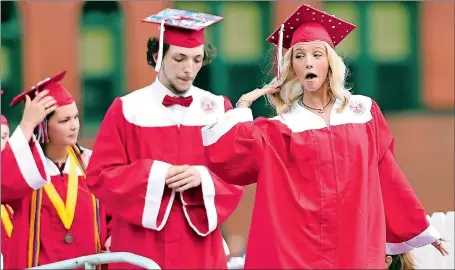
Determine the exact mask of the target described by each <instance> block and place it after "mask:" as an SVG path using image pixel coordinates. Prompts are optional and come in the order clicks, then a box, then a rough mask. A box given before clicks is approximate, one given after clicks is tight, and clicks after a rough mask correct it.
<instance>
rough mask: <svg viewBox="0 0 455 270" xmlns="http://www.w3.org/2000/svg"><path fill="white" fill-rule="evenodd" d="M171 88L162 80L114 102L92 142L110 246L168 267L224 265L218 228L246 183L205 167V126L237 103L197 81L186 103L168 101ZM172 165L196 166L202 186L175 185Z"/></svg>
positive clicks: (94, 181)
mask: <svg viewBox="0 0 455 270" xmlns="http://www.w3.org/2000/svg"><path fill="white" fill-rule="evenodd" d="M166 94H168V95H172V93H171V92H170V91H169V90H168V89H166V88H165V87H164V86H163V85H162V84H161V83H160V82H159V80H158V79H157V80H156V81H155V82H154V83H153V84H152V85H150V86H147V87H145V88H143V89H140V90H137V91H134V92H133V93H130V94H128V95H126V96H124V97H121V98H117V99H116V100H115V101H114V102H113V104H112V105H111V107H110V108H109V110H108V112H107V114H106V116H105V118H104V120H103V122H102V124H101V128H100V131H99V133H98V136H97V138H96V141H95V144H94V154H93V156H92V160H91V163H90V166H89V167H88V171H87V172H88V178H87V183H88V185H89V187H90V189H91V190H92V191H93V193H94V194H96V196H97V197H98V198H99V199H100V201H101V202H102V203H103V204H104V205H105V206H106V208H107V211H109V213H110V214H112V227H111V235H112V244H111V251H112V252H118V251H125V252H132V253H135V254H138V255H142V256H145V257H147V258H151V259H153V260H155V261H156V262H157V263H158V265H160V267H162V268H187V269H189V268H197V269H202V268H226V267H227V260H226V255H225V252H224V249H223V239H222V236H221V232H220V230H219V226H220V225H221V224H222V223H223V222H224V220H225V219H226V218H227V217H228V216H229V215H230V214H231V213H232V212H233V210H234V209H235V208H236V206H237V205H238V203H239V201H240V199H241V196H242V194H243V188H241V187H237V186H233V185H228V184H226V183H224V182H223V181H222V180H221V179H220V178H219V177H218V176H217V175H215V174H213V173H212V172H211V171H209V170H207V168H206V167H205V166H204V165H205V160H204V153H203V150H204V149H203V146H202V138H201V128H202V127H203V126H204V125H207V124H211V123H214V122H215V121H216V117H218V116H221V115H223V114H224V112H225V110H226V109H230V108H231V105H230V103H229V101H228V100H226V99H224V98H223V97H222V96H215V95H213V94H211V93H209V92H207V91H204V90H201V89H199V88H196V87H191V89H190V90H189V91H188V93H187V95H192V97H193V102H192V103H191V105H190V106H189V107H188V108H186V107H183V106H180V105H174V106H170V107H164V106H163V105H162V101H163V98H164V96H165V95H166ZM171 164H173V165H184V164H187V165H191V166H195V167H196V168H197V169H198V170H199V172H200V173H201V176H202V180H201V181H202V183H201V185H200V186H199V187H196V188H192V189H190V190H187V191H185V192H182V193H175V192H174V191H172V190H170V189H169V188H168V187H167V186H166V184H165V176H166V174H167V170H168V168H169V167H170V166H171ZM132 267H134V266H132V265H126V264H112V265H109V268H110V269H111V268H119V269H125V268H129V269H131V268H132Z"/></svg>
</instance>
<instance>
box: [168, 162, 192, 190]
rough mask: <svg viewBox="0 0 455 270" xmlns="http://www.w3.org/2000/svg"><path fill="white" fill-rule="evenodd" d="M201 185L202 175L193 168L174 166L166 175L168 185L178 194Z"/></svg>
mask: <svg viewBox="0 0 455 270" xmlns="http://www.w3.org/2000/svg"><path fill="white" fill-rule="evenodd" d="M200 184H201V174H200V173H199V171H198V170H197V169H196V168H194V167H193V166H188V165H182V166H176V165H173V166H171V167H170V168H169V170H168V171H167V175H166V185H167V186H168V187H169V188H171V189H173V190H175V191H176V192H183V191H185V190H188V189H190V188H193V187H197V186H199V185H200Z"/></svg>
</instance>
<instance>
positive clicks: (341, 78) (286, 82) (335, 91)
mask: <svg viewBox="0 0 455 270" xmlns="http://www.w3.org/2000/svg"><path fill="white" fill-rule="evenodd" d="M321 42H322V43H323V44H324V46H325V48H326V50H327V60H328V62H329V72H328V75H327V76H328V79H329V85H328V86H329V90H328V91H329V97H336V98H338V99H340V100H342V102H343V103H342V106H341V107H340V108H339V109H338V110H337V111H338V112H342V111H343V110H344V109H345V108H346V106H347V105H348V104H349V97H350V92H349V90H350V89H348V88H347V87H346V86H345V82H346V77H347V69H346V65H345V64H344V62H343V59H342V58H341V57H340V56H339V55H338V54H337V53H336V52H335V50H334V49H332V47H330V45H329V44H327V43H326V42H324V41H321ZM293 53H294V47H292V48H290V49H289V50H288V51H287V52H286V54H285V55H284V57H283V69H282V72H281V76H280V80H279V81H278V82H277V87H278V88H280V89H281V91H280V92H279V93H276V94H273V95H267V99H268V101H269V102H270V104H272V106H273V107H275V110H276V112H277V114H278V115H280V114H282V113H285V112H287V111H289V110H290V109H291V108H292V107H294V105H295V104H296V102H297V101H298V100H299V98H301V96H302V95H303V86H302V83H301V82H300V81H299V78H298V77H297V75H296V73H295V71H294V67H293V65H292V61H293ZM275 83H276V78H274V79H273V80H272V81H271V82H270V83H269V84H268V85H267V86H271V85H273V84H275ZM267 86H266V87H267Z"/></svg>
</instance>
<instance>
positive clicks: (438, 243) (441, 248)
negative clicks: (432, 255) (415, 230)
mask: <svg viewBox="0 0 455 270" xmlns="http://www.w3.org/2000/svg"><path fill="white" fill-rule="evenodd" d="M442 242H447V240H445V239H442V238H441V239H439V240H436V241H434V242H433V243H431V244H432V245H433V246H434V247H435V248H436V249H437V250H438V251H439V252H440V253H441V254H442V256H445V255H449V252H448V251H447V248H446V247H445V246H444V245H443V244H442Z"/></svg>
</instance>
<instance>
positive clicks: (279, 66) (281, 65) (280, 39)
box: [277, 24, 284, 79]
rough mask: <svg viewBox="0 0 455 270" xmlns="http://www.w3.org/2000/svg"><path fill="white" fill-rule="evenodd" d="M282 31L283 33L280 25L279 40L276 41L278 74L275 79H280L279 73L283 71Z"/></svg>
mask: <svg viewBox="0 0 455 270" xmlns="http://www.w3.org/2000/svg"><path fill="white" fill-rule="evenodd" d="M283 31H284V24H282V25H281V28H280V34H279V40H278V59H277V61H278V63H277V66H278V74H277V79H279V78H280V75H281V71H282V69H283Z"/></svg>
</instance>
